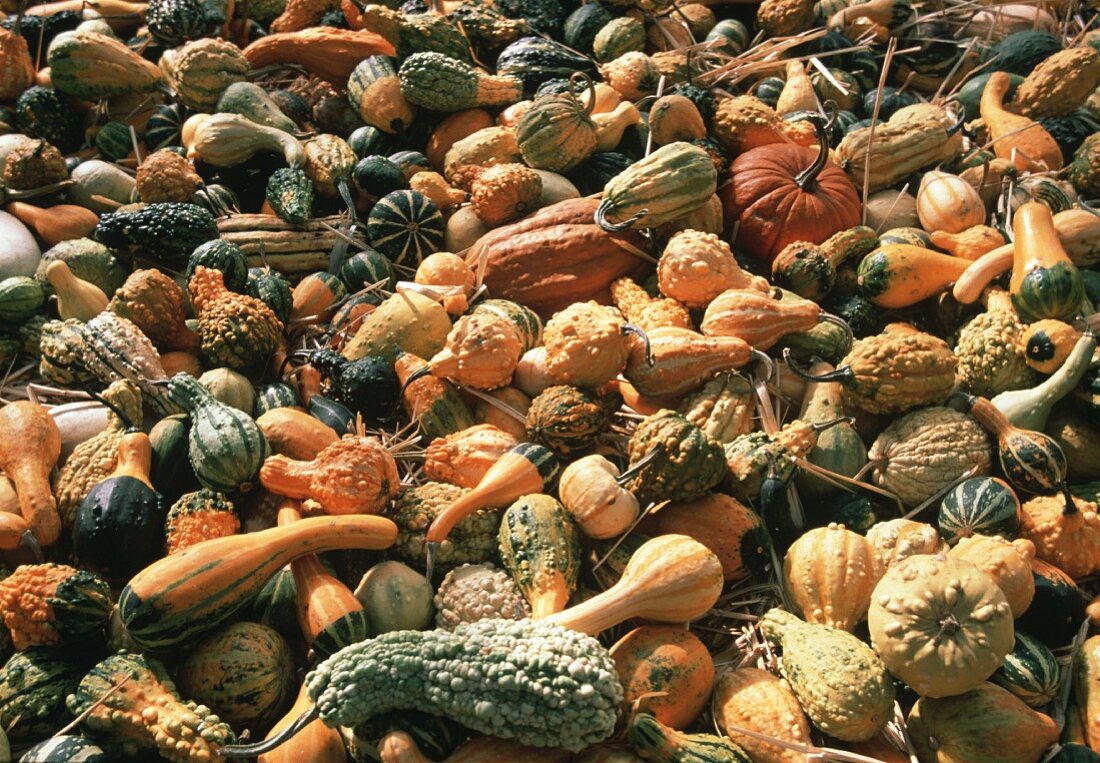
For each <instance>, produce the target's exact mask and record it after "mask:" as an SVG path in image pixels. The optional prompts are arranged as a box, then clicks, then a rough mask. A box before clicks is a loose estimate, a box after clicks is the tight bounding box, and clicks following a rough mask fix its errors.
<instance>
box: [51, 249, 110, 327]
mask: <svg viewBox="0 0 1100 763" xmlns="http://www.w3.org/2000/svg"><path fill="white" fill-rule="evenodd" d="M46 279H47V280H48V281H49V282H50V284H51V285H52V286H53V290H54V293H55V294H56V295H57V314H58V315H60V316H61V320H63V321H64V320H68V319H69V318H75V319H76V320H78V321H83V322H85V323H86V322H88V321H90V320H91V319H92V318H94V317H96V316H97V315H99V314H100V313H102V312H103V311H104V310H106V309H107V295H106V294H104V293H103V290H102V289H100V288H99V287H98V286H96V285H95V284H94V283H90V282H89V281H85V280H84V279H83V278H77V277H76V276H75V275H73V271H72V270H70V269H69V264H68V263H67V262H65V261H64V260H54V261H53V262H51V263H50V264H49V265H47V266H46Z"/></svg>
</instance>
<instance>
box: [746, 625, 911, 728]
mask: <svg viewBox="0 0 1100 763" xmlns="http://www.w3.org/2000/svg"><path fill="white" fill-rule="evenodd" d="M760 626H761V629H762V630H763V632H764V636H765V637H766V638H767V639H768V640H769V641H772V642H776V643H778V644H779V645H780V646H781V647H782V648H783V675H784V677H785V678H786V679H787V683H788V684H790V687H791V689H792V690H794V693H795V695H796V696H797V697H798V701H799V702H800V703H801V704H802V707H803V709H804V710H805V711H806V715H808V716H809V717H810V720H811V721H813V724H814V725H815V726H816V727H817V728H819V729H821V730H822V731H824V732H825V733H826V734H829V735H830V736H834V737H836V738H837V739H843V740H845V741H848V742H863V741H866V740H868V739H870V738H871V737H873V736H874V735H875V734H877V733H878V732H879V731H880V730H881V729H882V727H883V726H885V725H886V722H887V721H889V720H890V719H891V718H892V717H893V715H894V712H893V709H894V684H893V683H892V682H891V680H890V675H889V673H887V671H886V665H885V664H884V663H883V661H882V659H880V658H879V656H878V655H877V654H875V653H874V652H873V651H872V650H871V647H869V646H867V645H866V644H865V643H863V642H862V641H860V640H859V639H858V638H856V637H855V636H853V635H852V634H850V633H847V632H846V631H842V630H839V629H837V628H830V627H829V626H828V625H816V624H813V623H805V622H803V621H801V620H799V619H798V618H797V617H795V616H794V615H792V614H791V613H790V612H785V611H783V610H781V609H770V610H768V611H767V612H766V613H765V614H764V616H763V617H762V618H761V619H760Z"/></svg>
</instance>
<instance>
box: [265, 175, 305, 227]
mask: <svg viewBox="0 0 1100 763" xmlns="http://www.w3.org/2000/svg"><path fill="white" fill-rule="evenodd" d="M265 190H266V194H265V196H266V201H267V203H268V204H269V205H270V206H271V208H272V209H273V210H274V211H275V214H277V215H278V216H279V217H280V218H282V219H283V220H286V221H287V222H288V223H303V222H305V221H306V219H307V218H309V216H310V213H311V211H312V208H313V181H312V180H310V179H309V176H308V175H307V174H306V173H305V171H303V170H300V169H296V168H292V167H280V168H279V169H277V170H275V172H273V173H272V174H271V177H270V178H268V180H267V187H266V189H265Z"/></svg>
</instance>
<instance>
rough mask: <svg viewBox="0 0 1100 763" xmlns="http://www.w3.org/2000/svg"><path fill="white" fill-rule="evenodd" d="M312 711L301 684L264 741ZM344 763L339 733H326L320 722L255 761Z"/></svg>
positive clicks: (326, 727) (330, 730) (344, 755)
mask: <svg viewBox="0 0 1100 763" xmlns="http://www.w3.org/2000/svg"><path fill="white" fill-rule="evenodd" d="M312 707H313V701H312V700H311V699H310V698H309V692H308V691H307V690H306V684H305V682H304V681H303V682H302V688H301V689H299V691H298V698H297V699H296V700H294V704H293V705H292V706H291V708H290V709H289V710H287V711H286V715H284V716H283V717H282V718H280V719H279V721H278V722H276V724H275V725H274V726H272V727H271V731H269V732H268V733H267V736H266V737H264V738H265V739H272V738H273V737H275V736H277V735H278V734H279V732H280V731H282V730H283V729H285V728H286V727H287V726H289V725H290V724H292V723H294V721H296V720H298V718H299V717H300V716H301V715H302V713H305V712H306V711H307V710H309V709H310V708H312ZM304 761H309V763H346V761H347V753H346V752H345V751H344V739H343V737H342V736H341V735H340V730H339V729H330V728H329V727H328V726H326V725H325V723H324V721H322V720H321V719H320V718H318V719H317V720H315V721H313V722H312V723H310V724H309V725H308V726H306V727H305V728H304V729H302V730H301V731H299V732H298V733H297V734H295V735H294V736H293V737H291V738H290V739H288V740H287V741H286V742H284V743H283V744H281V745H279V746H278V747H276V748H275V749H274V750H272V751H271V752H265V753H264V754H263V755H260V756H259V757H258V758H256V763H303V762H304Z"/></svg>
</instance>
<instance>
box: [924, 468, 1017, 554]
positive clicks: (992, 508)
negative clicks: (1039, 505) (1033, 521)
mask: <svg viewBox="0 0 1100 763" xmlns="http://www.w3.org/2000/svg"><path fill="white" fill-rule="evenodd" d="M938 526H939V529H940V535H942V536H943V538H944V540H946V541H947V542H948V543H950V544H951V545H955V544H956V543H958V541H959V539H960V538H969V537H970V536H972V535H1000V536H1001V537H1004V538H1009V539H1011V538H1015V537H1016V531H1017V530H1018V529H1019V527H1020V499H1019V498H1018V497H1017V496H1016V493H1015V491H1014V490H1013V489H1012V488H1011V487H1009V486H1008V483H1006V482H1005V481H1004V480H1001V479H997V478H996V477H973V478H971V479H968V480H965V481H963V482H961V483H959V484H958V485H957V486H956V487H955V489H954V490H952V491H951V492H950V493H948V494H947V495H945V496H944V498H943V502H942V503H941V504H940V514H939V520H938Z"/></svg>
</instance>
